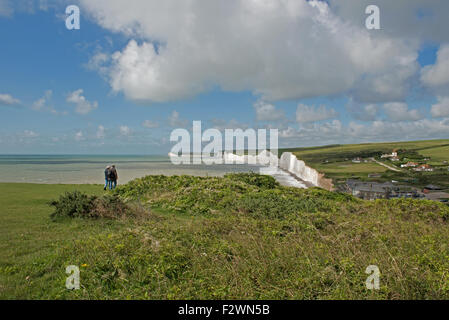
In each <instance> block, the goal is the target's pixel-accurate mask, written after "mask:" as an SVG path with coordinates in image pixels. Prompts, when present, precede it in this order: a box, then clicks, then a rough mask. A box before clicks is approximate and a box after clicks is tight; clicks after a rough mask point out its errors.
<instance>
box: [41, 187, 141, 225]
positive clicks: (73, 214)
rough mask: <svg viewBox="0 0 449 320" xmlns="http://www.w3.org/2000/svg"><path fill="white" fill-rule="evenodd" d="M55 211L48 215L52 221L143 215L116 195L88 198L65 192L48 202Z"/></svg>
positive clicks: (79, 194)
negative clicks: (57, 198) (65, 218)
mask: <svg viewBox="0 0 449 320" xmlns="http://www.w3.org/2000/svg"><path fill="white" fill-rule="evenodd" d="M50 206H53V207H55V211H54V212H53V213H52V214H51V215H50V217H51V218H52V219H53V220H56V219H58V218H64V217H67V218H110V219H114V218H120V217H125V216H136V215H140V214H142V213H143V211H144V210H143V209H141V208H137V207H136V208H131V206H130V205H129V204H126V203H124V202H123V201H122V200H121V199H120V198H119V196H118V195H117V194H112V195H110V194H107V195H104V196H102V197H97V196H89V195H87V194H84V193H81V192H79V191H74V192H66V193H65V194H63V195H61V196H60V197H59V200H54V201H52V202H50Z"/></svg>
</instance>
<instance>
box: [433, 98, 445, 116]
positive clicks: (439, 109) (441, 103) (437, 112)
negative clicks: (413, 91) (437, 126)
mask: <svg viewBox="0 0 449 320" xmlns="http://www.w3.org/2000/svg"><path fill="white" fill-rule="evenodd" d="M430 113H431V114H432V117H434V118H442V117H449V97H438V103H436V104H434V105H432V107H431V109H430Z"/></svg>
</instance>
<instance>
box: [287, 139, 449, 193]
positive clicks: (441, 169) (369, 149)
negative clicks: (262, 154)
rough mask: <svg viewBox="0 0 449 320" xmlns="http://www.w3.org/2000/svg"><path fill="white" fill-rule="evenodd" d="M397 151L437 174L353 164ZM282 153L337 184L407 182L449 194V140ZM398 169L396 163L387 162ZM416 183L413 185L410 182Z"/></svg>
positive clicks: (344, 146) (371, 164)
mask: <svg viewBox="0 0 449 320" xmlns="http://www.w3.org/2000/svg"><path fill="white" fill-rule="evenodd" d="M394 149H398V150H401V151H402V152H403V154H404V155H405V156H407V157H408V158H409V160H415V159H418V160H422V159H424V158H426V157H430V160H428V161H425V163H428V164H430V165H432V166H435V172H423V173H415V172H411V171H410V170H402V171H403V172H393V171H391V170H388V169H387V168H385V167H383V166H381V165H379V164H376V163H374V162H368V163H365V162H362V163H353V162H352V159H354V158H357V157H361V158H363V159H369V158H371V157H379V156H380V155H381V154H384V153H391V152H392V151H393V150H394ZM282 151H290V152H293V153H294V154H295V155H296V156H297V157H298V158H299V159H301V160H304V161H305V162H306V163H307V164H308V165H309V166H311V167H313V168H315V169H317V170H318V171H320V172H323V173H325V175H326V176H327V177H328V178H332V179H333V180H334V183H335V182H337V183H338V181H342V180H345V179H347V178H360V179H363V180H380V181H391V180H396V181H407V183H408V184H412V185H414V186H416V187H423V186H425V185H427V184H429V183H433V184H437V185H441V186H442V187H444V188H446V189H447V190H448V191H449V172H448V170H447V169H448V164H447V162H445V161H449V140H428V141H408V142H386V143H365V144H349V145H332V146H323V147H313V148H295V149H286V150H282ZM386 164H388V165H392V166H395V165H397V163H396V164H395V163H391V162H389V161H387V162H386ZM376 173H380V174H382V176H381V178H380V179H379V178H376V179H369V178H368V175H369V174H376ZM410 181H414V182H412V183H411V182H410Z"/></svg>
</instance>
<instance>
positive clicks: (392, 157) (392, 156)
mask: <svg viewBox="0 0 449 320" xmlns="http://www.w3.org/2000/svg"><path fill="white" fill-rule="evenodd" d="M380 157H381V158H382V159H385V158H386V159H390V160H391V161H399V158H398V151H397V150H396V149H395V150H393V152H392V153H391V154H383V155H381V156H380Z"/></svg>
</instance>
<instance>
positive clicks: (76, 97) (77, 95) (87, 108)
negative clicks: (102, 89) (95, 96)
mask: <svg viewBox="0 0 449 320" xmlns="http://www.w3.org/2000/svg"><path fill="white" fill-rule="evenodd" d="M67 102H69V103H73V104H75V106H76V108H75V112H76V113H79V114H82V115H85V114H88V113H89V112H91V111H93V110H95V109H97V108H98V102H97V101H94V102H89V101H88V100H87V99H86V97H84V96H83V89H78V90H76V91H73V92H72V93H70V94H69V95H68V97H67Z"/></svg>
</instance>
